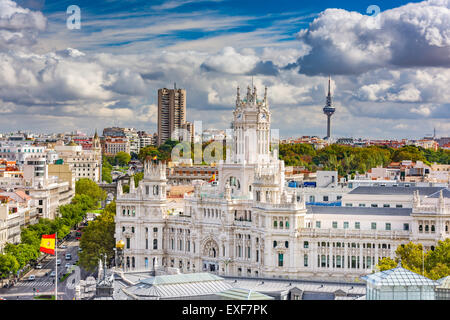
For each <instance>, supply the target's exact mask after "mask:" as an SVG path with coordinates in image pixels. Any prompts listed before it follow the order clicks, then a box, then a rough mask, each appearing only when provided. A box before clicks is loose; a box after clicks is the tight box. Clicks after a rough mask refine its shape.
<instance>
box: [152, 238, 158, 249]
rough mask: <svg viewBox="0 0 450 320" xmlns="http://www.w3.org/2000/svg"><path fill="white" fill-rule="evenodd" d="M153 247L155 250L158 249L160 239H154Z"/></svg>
mask: <svg viewBox="0 0 450 320" xmlns="http://www.w3.org/2000/svg"><path fill="white" fill-rule="evenodd" d="M153 249H154V250H157V249H158V239H153Z"/></svg>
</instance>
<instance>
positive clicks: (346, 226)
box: [344, 221, 348, 229]
mask: <svg viewBox="0 0 450 320" xmlns="http://www.w3.org/2000/svg"><path fill="white" fill-rule="evenodd" d="M344 229H348V222H347V221H345V222H344Z"/></svg>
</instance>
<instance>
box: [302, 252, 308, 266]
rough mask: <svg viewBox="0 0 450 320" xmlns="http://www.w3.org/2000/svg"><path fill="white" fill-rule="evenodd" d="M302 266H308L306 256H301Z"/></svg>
mask: <svg viewBox="0 0 450 320" xmlns="http://www.w3.org/2000/svg"><path fill="white" fill-rule="evenodd" d="M303 266H305V267H307V266H308V255H307V254H305V255H304V256H303Z"/></svg>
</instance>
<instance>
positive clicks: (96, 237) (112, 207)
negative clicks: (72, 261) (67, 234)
mask: <svg viewBox="0 0 450 320" xmlns="http://www.w3.org/2000/svg"><path fill="white" fill-rule="evenodd" d="M115 214H116V203H115V202H111V203H110V204H108V205H107V206H106V207H105V209H104V210H103V212H102V214H101V215H100V216H99V217H97V219H95V220H94V221H92V222H91V223H89V225H88V226H87V227H86V228H85V229H84V233H83V235H82V236H81V240H80V247H81V248H82V249H83V251H82V252H80V265H81V266H82V267H83V268H85V269H86V270H88V271H94V270H95V268H96V267H97V265H98V260H99V259H101V258H103V255H104V254H105V253H106V254H107V259H111V258H113V257H114V250H113V249H114V244H115V240H114V231H115V222H114V217H115Z"/></svg>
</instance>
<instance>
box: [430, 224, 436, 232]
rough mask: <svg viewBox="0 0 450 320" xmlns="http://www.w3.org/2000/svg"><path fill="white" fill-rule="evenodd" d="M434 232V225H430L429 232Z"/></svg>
mask: <svg viewBox="0 0 450 320" xmlns="http://www.w3.org/2000/svg"><path fill="white" fill-rule="evenodd" d="M435 231H436V229H435V227H434V224H432V225H431V232H435Z"/></svg>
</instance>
